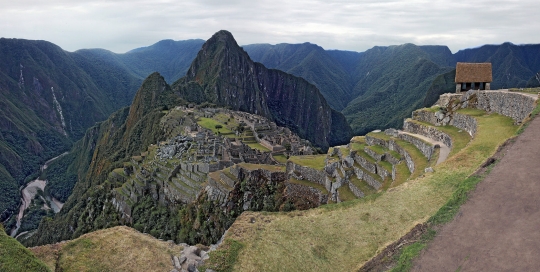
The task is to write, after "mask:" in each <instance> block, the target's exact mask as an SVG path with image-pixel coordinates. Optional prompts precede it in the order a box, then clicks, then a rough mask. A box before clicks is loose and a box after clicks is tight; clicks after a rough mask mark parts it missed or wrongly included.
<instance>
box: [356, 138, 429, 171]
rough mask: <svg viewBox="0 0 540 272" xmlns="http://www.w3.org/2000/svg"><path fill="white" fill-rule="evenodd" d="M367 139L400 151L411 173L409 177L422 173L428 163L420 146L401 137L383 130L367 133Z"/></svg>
mask: <svg viewBox="0 0 540 272" xmlns="http://www.w3.org/2000/svg"><path fill="white" fill-rule="evenodd" d="M366 141H367V142H371V143H377V144H379V145H384V146H387V147H388V149H389V150H392V151H395V152H397V153H399V154H400V156H401V157H402V158H403V162H404V163H405V164H406V165H407V168H408V169H409V172H410V173H411V176H410V177H409V178H415V177H417V176H419V175H420V174H422V173H423V172H424V169H425V167H426V166H427V165H428V160H427V158H426V157H425V156H424V154H423V153H422V152H421V151H420V150H419V149H418V148H416V147H415V146H414V145H412V144H411V143H409V142H406V141H404V140H401V139H399V138H395V137H392V136H390V135H386V134H385V133H383V132H378V133H373V132H372V133H369V134H368V135H366ZM413 158H414V159H413ZM398 175H399V174H398V173H396V176H398Z"/></svg>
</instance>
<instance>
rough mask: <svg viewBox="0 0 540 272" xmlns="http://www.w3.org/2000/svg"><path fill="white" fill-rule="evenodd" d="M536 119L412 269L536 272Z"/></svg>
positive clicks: (539, 214) (539, 193)
mask: <svg viewBox="0 0 540 272" xmlns="http://www.w3.org/2000/svg"><path fill="white" fill-rule="evenodd" d="M539 163H540V118H535V119H534V120H533V121H532V122H531V124H530V125H529V127H528V128H527V129H526V130H525V132H524V133H523V134H521V135H520V136H518V137H517V139H516V142H515V143H514V144H513V145H512V146H511V147H510V148H509V150H506V155H505V156H504V157H503V158H502V159H501V161H500V162H498V163H497V165H496V166H495V167H494V168H493V170H492V171H491V173H490V174H489V175H488V176H487V177H486V178H485V179H484V180H483V181H482V182H480V183H479V184H478V186H477V188H476V189H475V190H474V192H472V193H471V195H470V197H469V200H468V201H467V202H466V203H465V204H463V206H461V209H460V211H459V212H458V214H457V215H456V218H454V220H453V221H452V222H450V223H448V224H446V225H445V226H443V227H442V228H441V230H440V231H439V232H438V233H437V236H436V237H435V238H434V239H433V241H432V242H431V243H430V244H428V246H427V247H426V249H425V250H424V251H423V252H422V253H421V255H420V256H419V257H418V258H417V259H416V260H415V261H414V267H413V269H412V271H452V272H454V271H461V272H463V271H537V270H538V269H539V267H540V257H539V256H540V167H539Z"/></svg>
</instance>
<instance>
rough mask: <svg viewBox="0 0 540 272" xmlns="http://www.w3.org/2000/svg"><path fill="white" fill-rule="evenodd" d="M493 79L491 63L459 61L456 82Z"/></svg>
mask: <svg viewBox="0 0 540 272" xmlns="http://www.w3.org/2000/svg"><path fill="white" fill-rule="evenodd" d="M491 81H493V77H492V75H491V63H468V62H458V63H457V65H456V83H466V82H491Z"/></svg>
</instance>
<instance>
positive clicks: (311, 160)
mask: <svg viewBox="0 0 540 272" xmlns="http://www.w3.org/2000/svg"><path fill="white" fill-rule="evenodd" d="M289 160H290V161H292V162H293V163H295V164H298V165H301V166H306V167H310V168H313V169H316V170H323V169H324V161H325V160H326V155H325V154H323V155H307V156H291V157H290V158H289Z"/></svg>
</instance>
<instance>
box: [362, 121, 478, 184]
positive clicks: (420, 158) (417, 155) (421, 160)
mask: <svg viewBox="0 0 540 272" xmlns="http://www.w3.org/2000/svg"><path fill="white" fill-rule="evenodd" d="M423 124H426V125H429V124H427V123H423ZM437 128H439V127H437ZM465 133H466V132H465ZM368 135H369V136H371V137H374V138H379V139H383V140H385V141H389V140H390V139H393V140H394V141H395V142H396V143H397V144H398V145H399V146H401V147H402V148H403V149H405V151H407V152H408V153H409V155H411V157H412V159H413V161H414V166H415V167H414V173H412V174H411V175H410V178H411V179H414V178H416V177H418V176H420V175H422V174H423V173H424V169H426V167H427V166H428V164H429V162H428V160H427V158H426V157H424V154H422V152H420V150H419V149H418V148H416V146H414V145H413V144H411V143H409V142H406V141H403V140H400V139H395V138H392V137H390V136H388V135H386V134H384V133H382V132H378V133H373V132H372V133H369V134H368ZM467 135H469V134H467ZM469 139H470V137H469ZM432 160H436V158H435V157H434V158H432ZM403 163H405V162H403ZM398 171H399V169H398ZM407 172H409V171H408V169H407ZM400 181H401V182H402V181H403V180H400Z"/></svg>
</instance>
